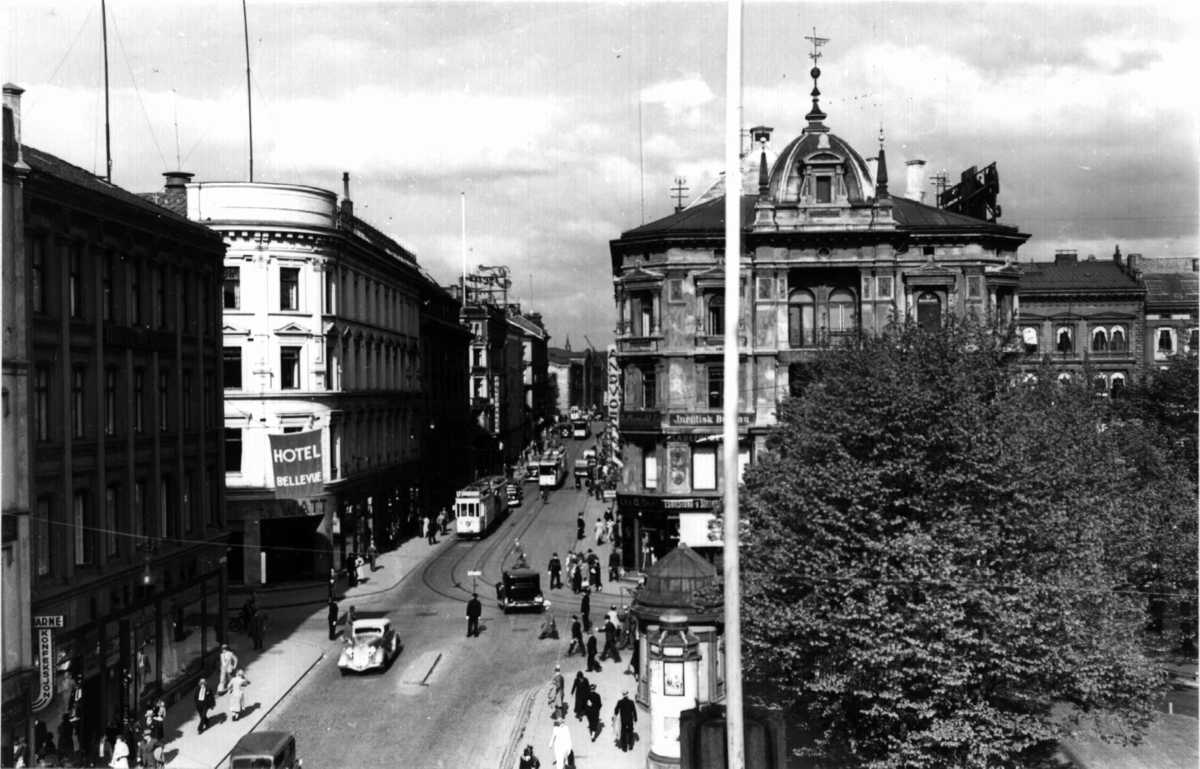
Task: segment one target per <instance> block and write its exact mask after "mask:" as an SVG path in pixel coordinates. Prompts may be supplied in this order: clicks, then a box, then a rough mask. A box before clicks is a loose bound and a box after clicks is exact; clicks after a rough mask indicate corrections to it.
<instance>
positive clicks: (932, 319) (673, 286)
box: [610, 69, 1029, 569]
mask: <svg viewBox="0 0 1200 769" xmlns="http://www.w3.org/2000/svg"><path fill="white" fill-rule="evenodd" d="M819 74H820V72H819V70H815V69H814V78H815V77H819ZM813 94H814V98H813V101H812V109H811V110H810V111H809V113H808V114H807V115H806V120H807V121H808V124H807V126H805V128H804V129H803V130H802V131H801V133H800V135H799V136H798V137H796V138H795V139H793V140H791V141H790V142H789V143H788V144H787V145H786V146H785V147H784V148H783V149H782V150H781V151H779V152H777V153H776V152H775V151H774V150H773V149H772V147H771V144H770V139H771V133H772V130H773V129H771V128H767V127H756V128H753V129H751V131H750V133H751V137H752V138H753V140H754V142H755V145H756V146H755V149H754V150H753V151H751V152H749V153H748V154H747V155H746V156H744V158H743V167H742V178H741V180H740V182H741V184H742V199H741V230H742V239H741V247H742V251H741V253H740V254H739V255H738V260H739V263H740V276H741V277H740V280H739V285H738V292H739V294H740V307H741V312H740V316H739V319H738V329H737V335H738V351H739V369H740V378H739V394H738V408H737V411H738V434H739V440H738V456H739V461H738V469H737V477H740V476H741V472H742V470H743V469H744V467H745V465H746V464H748V463H749V462H752V461H754V458H755V455H756V454H757V452H758V451H760V450H762V448H763V447H764V445H765V437H766V433H767V431H768V430H769V429H770V428H771V426H772V425H774V424H775V420H776V408H777V406H778V404H779V403H780V402H781V401H782V399H783V398H785V397H786V396H787V394H788V393H789V388H790V386H791V385H792V384H793V382H795V381H798V379H799V377H800V376H801V371H800V367H802V366H803V364H804V362H805V361H806V360H807V359H809V358H811V357H812V356H813V355H814V353H815V352H816V351H817V350H818V349H819V348H821V347H823V346H826V345H831V344H837V343H838V341H839V339H843V338H846V337H849V336H851V335H853V334H855V333H857V332H859V331H862V332H866V333H874V332H878V331H880V330H882V329H883V328H884V327H885V326H886V324H887V323H889V322H890V321H892V320H899V321H904V320H908V319H913V320H915V321H917V322H920V323H929V324H936V323H940V322H941V321H942V319H943V318H946V317H948V316H950V315H958V316H961V315H964V314H965V313H969V312H973V313H979V314H984V313H986V312H993V313H996V314H998V315H999V316H1001V317H1003V318H1007V319H1012V318H1013V317H1014V315H1015V314H1016V312H1017V310H1018V298H1017V297H1018V285H1019V277H1020V271H1019V269H1018V268H1017V266H1016V256H1017V249H1018V248H1019V247H1020V246H1021V244H1023V243H1024V242H1025V241H1026V240H1027V239H1028V237H1029V236H1028V235H1026V234H1023V233H1021V232H1019V231H1018V230H1017V229H1016V228H1015V227H1010V226H1005V225H1001V224H998V223H995V222H994V221H988V220H985V219H982V218H975V217H973V216H966V215H963V214H959V213H952V212H951V211H948V210H943V209H940V208H936V207H933V206H929V205H926V204H924V203H923V202H920V200H919V198H920V197H923V194H919V193H915V192H914V193H912V196H913V198H917V199H909V198H904V197H893V196H892V195H891V194H890V193H889V191H888V183H887V161H886V155H885V152H884V149H883V146H882V143H881V146H880V150H879V156H878V158H874V159H872V161H867V160H865V159H864V158H863V157H862V155H860V154H859V153H858V152H857V151H856V150H855V149H854V148H853V147H852V146H851V145H850V144H849V143H847V142H846V141H845V140H843V139H841V138H840V137H838V136H836V135H834V134H833V133H831V132H830V130H829V129H828V128H827V127H826V126H825V124H824V120H825V118H826V115H825V114H824V113H823V112H822V111H821V108H820V106H819V103H818V96H819V91H817V89H816V88H815V80H814V89H813ZM723 185H724V181H722V182H719V183H718V186H717V187H716V188H714V189H713V190H710V191H709V192H708V193H706V194H704V195H702V196H701V197H700V198H698V199H697V200H696V201H695V202H693V203H692V204H691V205H689V206H688V207H686V208H684V209H683V210H681V211H677V212H676V213H674V214H672V215H670V216H667V217H665V218H663V219H660V220H658V221H655V222H651V223H649V224H646V225H643V226H641V227H638V228H636V229H633V230H629V231H628V232H625V233H624V234H623V235H622V236H621V237H620V238H619V239H617V240H614V241H612V242H611V244H610V251H611V256H612V270H613V278H614V291H615V299H616V304H617V315H618V324H617V340H616V347H617V357H618V366H619V370H620V380H621V388H622V392H621V407H620V410H619V414H618V423H617V431H618V433H619V439H620V441H621V444H622V452H623V458H624V467H623V468H622V477H621V481H620V487H619V490H618V494H617V509H618V514H619V515H620V516H621V520H622V525H623V531H625V532H627V536H625V537H624V539H623V552H622V557H623V561H624V563H625V564H626V565H627V566H633V567H636V568H639V569H644V568H646V566H648V565H649V564H650V563H651V562H653V561H654V560H655V559H657V558H659V557H661V556H663V555H664V554H665V553H667V552H668V551H670V550H671V549H672V548H673V547H675V545H676V544H677V543H679V542H684V543H686V544H687V545H689V546H691V547H692V548H694V549H696V550H697V551H698V552H700V553H702V554H705V555H706V556H707V557H709V558H714V559H715V558H716V557H717V556H718V555H719V553H720V547H721V543H720V542H719V541H713V540H711V539H710V538H709V532H708V523H709V521H710V520H711V518H712V511H713V509H714V507H715V505H716V503H717V500H718V499H719V498H720V497H721V495H722V493H723V489H724V484H725V483H727V482H728V481H729V479H730V478H731V477H733V473H732V472H731V471H730V470H729V469H727V468H723V467H722V462H721V456H722V445H721V443H722V435H721V433H722V430H723V417H722V406H723V392H722V391H723V379H724V367H723V354H724V349H723V347H724V333H725V328H724V313H725V308H724V292H725V277H724V273H725V269H724V260H725V258H726V254H725V250H724V249H725V237H724V227H725V216H724V213H725V208H724V207H725V201H724V194H725V190H724V187H723Z"/></svg>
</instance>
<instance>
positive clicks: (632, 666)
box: [625, 634, 642, 681]
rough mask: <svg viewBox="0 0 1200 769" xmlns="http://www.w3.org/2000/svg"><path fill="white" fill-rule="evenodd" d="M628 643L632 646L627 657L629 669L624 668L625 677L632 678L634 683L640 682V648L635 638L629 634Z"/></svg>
mask: <svg viewBox="0 0 1200 769" xmlns="http://www.w3.org/2000/svg"><path fill="white" fill-rule="evenodd" d="M629 642H630V643H631V644H633V652H632V653H631V654H630V655H629V667H627V668H625V675H627V676H633V680H634V681H641V680H642V670H641V667H640V665H641V661H642V646H641V644H639V643H638V641H637V637H636V636H635V635H633V634H630V637H629Z"/></svg>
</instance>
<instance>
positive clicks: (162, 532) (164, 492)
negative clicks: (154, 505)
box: [158, 475, 178, 537]
mask: <svg viewBox="0 0 1200 769" xmlns="http://www.w3.org/2000/svg"><path fill="white" fill-rule="evenodd" d="M174 491H175V489H174V484H173V483H172V482H171V476H169V475H164V476H163V477H162V478H160V479H159V482H158V532H159V536H165V537H173V536H175V534H176V532H177V529H178V525H177V523H176V521H177V518H178V516H177V511H176V510H175V509H174V507H175V505H174V502H175V494H174Z"/></svg>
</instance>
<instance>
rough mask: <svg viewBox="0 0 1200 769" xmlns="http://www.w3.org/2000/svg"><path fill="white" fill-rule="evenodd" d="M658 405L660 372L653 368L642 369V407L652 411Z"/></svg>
mask: <svg viewBox="0 0 1200 769" xmlns="http://www.w3.org/2000/svg"><path fill="white" fill-rule="evenodd" d="M657 404H658V372H656V371H655V370H654V369H653V368H650V367H647V368H644V369H642V407H643V408H648V409H652V408H655V406H657Z"/></svg>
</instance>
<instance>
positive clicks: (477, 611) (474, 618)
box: [467, 593, 483, 638]
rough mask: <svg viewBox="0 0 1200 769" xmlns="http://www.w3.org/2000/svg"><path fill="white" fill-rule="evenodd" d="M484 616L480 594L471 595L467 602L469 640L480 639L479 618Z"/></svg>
mask: <svg viewBox="0 0 1200 769" xmlns="http://www.w3.org/2000/svg"><path fill="white" fill-rule="evenodd" d="M482 615H483V604H481V603H479V594H478V593H471V600H469V601H467V638H470V637H471V636H475V637H476V638H478V637H479V617H480V616H482Z"/></svg>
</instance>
